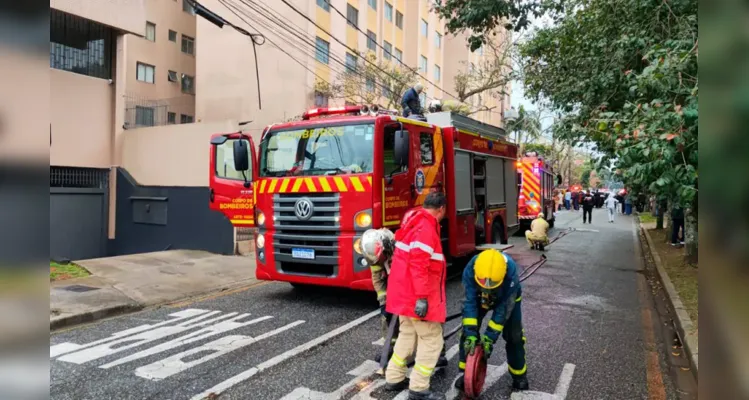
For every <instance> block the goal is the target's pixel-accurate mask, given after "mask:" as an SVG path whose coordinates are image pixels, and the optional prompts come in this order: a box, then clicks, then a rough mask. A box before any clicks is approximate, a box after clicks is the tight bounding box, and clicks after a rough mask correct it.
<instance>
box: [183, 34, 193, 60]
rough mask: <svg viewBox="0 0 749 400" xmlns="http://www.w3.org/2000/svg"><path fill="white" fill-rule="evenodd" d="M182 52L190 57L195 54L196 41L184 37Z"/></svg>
mask: <svg viewBox="0 0 749 400" xmlns="http://www.w3.org/2000/svg"><path fill="white" fill-rule="evenodd" d="M182 52H183V53H185V54H189V55H194V54H195V39H193V38H191V37H189V36H187V35H182Z"/></svg>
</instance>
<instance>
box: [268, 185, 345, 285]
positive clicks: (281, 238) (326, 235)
mask: <svg viewBox="0 0 749 400" xmlns="http://www.w3.org/2000/svg"><path fill="white" fill-rule="evenodd" d="M302 198H307V199H309V200H310V202H311V203H312V215H311V216H310V217H309V218H308V219H306V220H302V219H300V218H299V217H298V216H297V214H296V212H295V205H296V203H297V201H299V200H300V199H302ZM273 210H274V214H273V218H274V225H275V227H276V232H275V234H274V235H273V249H274V251H273V254H274V257H275V259H276V262H277V267H278V269H279V270H281V271H283V272H286V273H294V274H306V275H319V276H333V275H334V274H335V270H336V268H332V266H336V265H338V235H339V233H340V222H339V219H340V200H339V195H338V193H290V194H276V195H274V196H273ZM294 248H302V249H312V250H314V251H315V253H314V259H313V260H306V259H300V258H294V257H293V256H292V249H294ZM322 265H325V266H330V267H324V268H320V266H322Z"/></svg>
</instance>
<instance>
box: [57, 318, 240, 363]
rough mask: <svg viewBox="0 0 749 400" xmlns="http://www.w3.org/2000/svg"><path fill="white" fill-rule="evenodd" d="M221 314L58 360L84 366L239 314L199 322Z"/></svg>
mask: <svg viewBox="0 0 749 400" xmlns="http://www.w3.org/2000/svg"><path fill="white" fill-rule="evenodd" d="M220 313H221V311H211V312H209V313H207V314H204V315H201V316H199V317H197V318H193V319H191V320H187V321H185V322H183V323H180V324H177V325H174V326H161V327H158V328H156V329H153V330H149V331H145V332H141V333H138V334H136V335H132V336H127V337H123V338H118V339H117V340H114V341H111V342H108V343H103V344H100V345H98V346H94V347H91V348H87V349H84V350H81V351H78V352H75V353H69V354H66V355H64V356H62V357H60V358H58V360H60V361H65V362H71V363H75V364H83V363H86V362H89V361H91V360H96V359H99V358H102V357H106V356H109V355H112V354H115V353H119V352H121V351H124V350H128V349H131V348H133V347H138V346H141V345H143V344H146V343H149V342H153V341H156V340H160V339H163V338H165V337H168V336H172V335H175V334H178V333H182V332H184V331H187V330H190V329H193V328H196V327H199V326H204V325H209V324H212V323H215V322H218V321H220V320H223V319H226V318H231V317H233V316H235V315H237V314H238V313H236V312H233V313H228V314H225V315H221V316H218V317H216V318H211V319H208V320H205V321H202V322H199V321H200V320H203V319H205V318H207V317H210V316H213V315H216V314H220ZM123 343H127V344H125V345H122V346H118V347H114V346H116V345H120V344H123Z"/></svg>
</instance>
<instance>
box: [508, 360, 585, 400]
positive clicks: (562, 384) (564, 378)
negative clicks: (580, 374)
mask: <svg viewBox="0 0 749 400" xmlns="http://www.w3.org/2000/svg"><path fill="white" fill-rule="evenodd" d="M574 373H575V364H565V365H564V368H563V369H562V374H561V375H560V376H559V382H558V383H557V387H556V389H555V390H554V394H551V393H544V392H537V391H527V392H514V393H512V395H511V396H510V400H565V399H566V398H567V392H568V391H569V389H570V383H572V374H574Z"/></svg>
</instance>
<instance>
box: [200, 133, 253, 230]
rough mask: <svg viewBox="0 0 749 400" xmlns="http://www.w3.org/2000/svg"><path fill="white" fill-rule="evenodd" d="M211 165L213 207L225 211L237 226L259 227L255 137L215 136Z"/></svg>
mask: <svg viewBox="0 0 749 400" xmlns="http://www.w3.org/2000/svg"><path fill="white" fill-rule="evenodd" d="M210 164H211V165H210V196H209V202H210V207H211V210H215V211H220V212H222V213H223V214H224V215H225V216H226V218H228V219H229V221H231V223H232V225H234V226H235V227H252V226H255V199H254V187H253V184H252V183H253V180H254V178H253V177H254V174H255V171H256V169H257V159H256V157H255V145H254V143H253V141H252V138H251V137H250V136H248V135H244V134H242V133H231V134H215V135H213V136H211V148H210Z"/></svg>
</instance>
